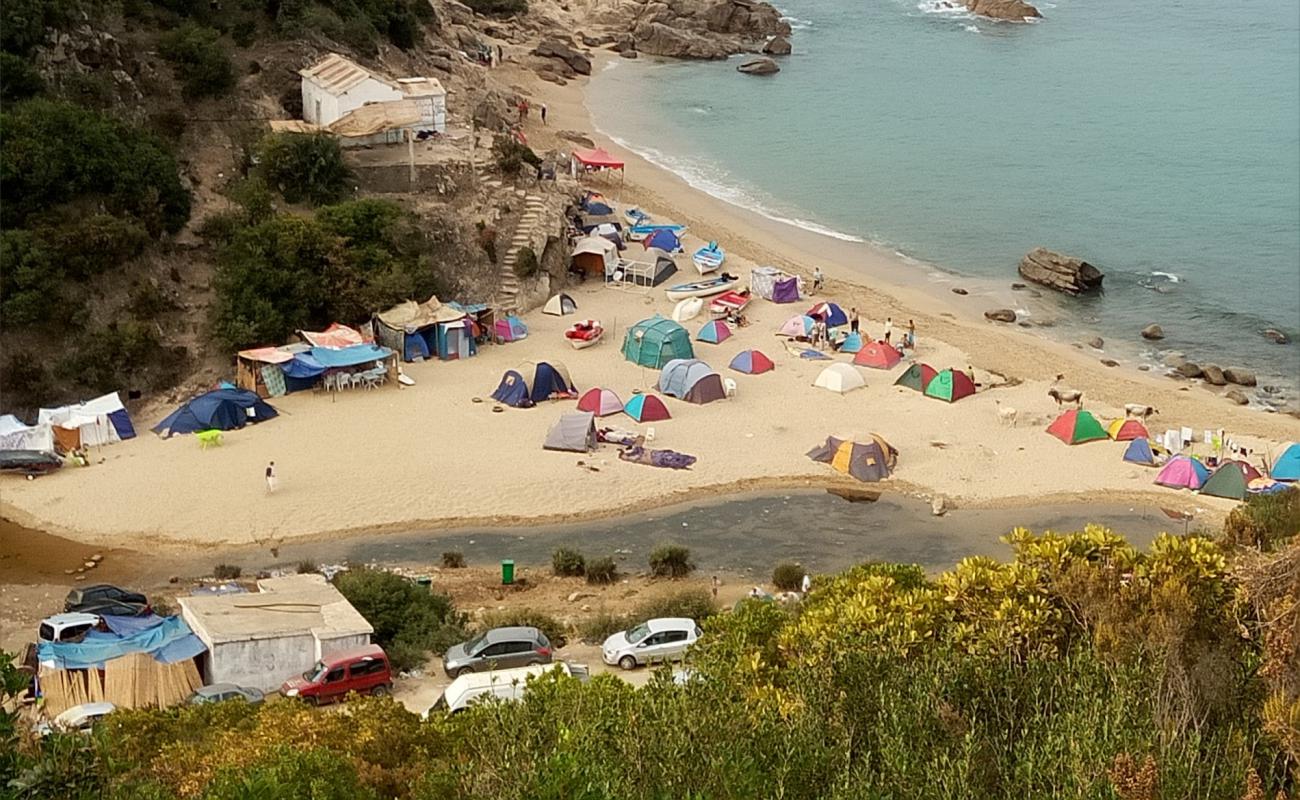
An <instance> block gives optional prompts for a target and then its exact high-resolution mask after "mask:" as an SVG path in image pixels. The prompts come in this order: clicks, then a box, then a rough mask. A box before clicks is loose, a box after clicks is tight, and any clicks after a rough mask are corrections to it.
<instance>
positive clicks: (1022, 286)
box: [1011, 283, 1026, 292]
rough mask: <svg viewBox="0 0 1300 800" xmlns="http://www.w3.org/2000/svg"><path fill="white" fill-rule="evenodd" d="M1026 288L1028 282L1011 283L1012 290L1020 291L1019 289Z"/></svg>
mask: <svg viewBox="0 0 1300 800" xmlns="http://www.w3.org/2000/svg"><path fill="white" fill-rule="evenodd" d="M1024 288H1026V284H1023V283H1013V284H1011V290H1012V291H1014V292H1018V291H1020V290H1021V289H1024Z"/></svg>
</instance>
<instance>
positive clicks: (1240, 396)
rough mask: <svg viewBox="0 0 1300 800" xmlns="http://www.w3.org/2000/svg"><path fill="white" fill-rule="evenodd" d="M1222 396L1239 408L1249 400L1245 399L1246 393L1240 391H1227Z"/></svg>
mask: <svg viewBox="0 0 1300 800" xmlns="http://www.w3.org/2000/svg"><path fill="white" fill-rule="evenodd" d="M1223 396H1224V397H1226V398H1228V399H1229V400H1231V401H1232V402H1234V403H1236V404H1237V405H1239V406H1244V405H1246V404H1247V403H1249V402H1250V398H1249V397H1247V396H1246V393H1245V392H1243V391H1242V390H1240V389H1229V390H1228V391H1226V392H1224V393H1223Z"/></svg>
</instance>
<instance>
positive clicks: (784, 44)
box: [763, 36, 790, 56]
mask: <svg viewBox="0 0 1300 800" xmlns="http://www.w3.org/2000/svg"><path fill="white" fill-rule="evenodd" d="M763 52H764V53H766V54H767V55H769V56H788V55H790V40H789V39H787V38H785V37H784V36H773V37H772V40H771V41H770V42H768V43H767V44H765V45H763Z"/></svg>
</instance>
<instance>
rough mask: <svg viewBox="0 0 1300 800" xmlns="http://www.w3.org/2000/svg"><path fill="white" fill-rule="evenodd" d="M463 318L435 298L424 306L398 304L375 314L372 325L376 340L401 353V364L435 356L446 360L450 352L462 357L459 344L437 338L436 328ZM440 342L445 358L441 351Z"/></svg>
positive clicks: (444, 335) (458, 311)
mask: <svg viewBox="0 0 1300 800" xmlns="http://www.w3.org/2000/svg"><path fill="white" fill-rule="evenodd" d="M464 319H465V312H463V311H461V310H460V309H457V308H454V307H452V306H450V305H448V304H445V303H442V302H440V301H439V300H438V298H437V297H436V296H434V297H430V298H429V299H428V300H426V301H424V302H423V303H417V302H415V301H414V300H407V301H405V302H403V303H398V304H397V305H395V306H393V307H392V308H390V309H388V310H387V311H382V312H380V313H378V314H375V316H374V320H373V324H374V329H375V338H377V339H378V340H379V342H380V343H381V344H384V345H387V346H388V347H391V348H392V349H394V350H396V351H397V352H398V353H401V354H402V360H403V361H424V360H425V359H428V358H432V357H433V356H434V355H441V356H442V357H443V358H448V357H450V356H451V354H452V353H453V352H454V353H455V354H456V357H458V358H459V357H461V356H460V351H461V349H462V347H461V342H459V341H454V342H449V341H448V337H447V335H446V334H443V335H442V336H441V337H440V336H439V326H440V325H443V324H450V323H460V322H461V321H462V320H464ZM462 327H463V326H462ZM457 338H458V337H457ZM440 340H441V342H442V344H443V347H442V348H441V349H442V350H443V351H444V352H445V355H443V352H440V347H439V344H440ZM471 345H472V339H471ZM465 349H472V347H467V348H465ZM468 355H473V353H472V352H469V353H467V354H466V356H468Z"/></svg>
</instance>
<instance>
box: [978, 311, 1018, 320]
mask: <svg viewBox="0 0 1300 800" xmlns="http://www.w3.org/2000/svg"><path fill="white" fill-rule="evenodd" d="M984 319H987V320H990V321H992V322H1015V321H1016V312H1015V311H1012V310H1011V309H1009V308H998V309H994V310H992V311H985V312H984Z"/></svg>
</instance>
